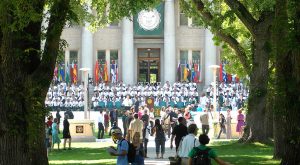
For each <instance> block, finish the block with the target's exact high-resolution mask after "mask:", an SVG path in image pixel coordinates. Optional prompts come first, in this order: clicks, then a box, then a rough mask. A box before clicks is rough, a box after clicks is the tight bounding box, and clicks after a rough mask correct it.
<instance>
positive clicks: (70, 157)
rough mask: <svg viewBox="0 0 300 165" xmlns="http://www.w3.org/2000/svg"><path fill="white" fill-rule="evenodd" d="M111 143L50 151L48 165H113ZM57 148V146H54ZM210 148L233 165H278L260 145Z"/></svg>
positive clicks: (230, 144) (218, 143)
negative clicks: (109, 147) (110, 153)
mask: <svg viewBox="0 0 300 165" xmlns="http://www.w3.org/2000/svg"><path fill="white" fill-rule="evenodd" d="M111 145H114V144H113V143H111V142H94V143H72V148H73V149H72V150H60V151H58V150H57V149H55V150H52V151H51V152H50V154H49V162H50V165H58V164H59V165H62V164H65V165H83V164H86V165H96V164H97V165H114V164H116V157H113V156H110V155H109V154H108V153H107V152H106V148H107V147H108V146H111ZM55 147H57V146H55ZM210 147H212V148H213V149H214V150H215V151H216V152H217V154H218V156H219V157H220V158H222V159H223V160H225V161H227V162H230V163H231V164H233V165H257V164H262V165H278V164H279V161H278V160H273V159H272V154H273V146H272V145H264V144H260V143H254V144H240V143H237V142H236V141H215V142H212V143H211V145H210Z"/></svg>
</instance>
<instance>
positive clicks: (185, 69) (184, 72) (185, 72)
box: [183, 64, 189, 81]
mask: <svg viewBox="0 0 300 165" xmlns="http://www.w3.org/2000/svg"><path fill="white" fill-rule="evenodd" d="M188 65H189V64H185V67H184V70H183V81H187V78H188V75H189V71H188Z"/></svg>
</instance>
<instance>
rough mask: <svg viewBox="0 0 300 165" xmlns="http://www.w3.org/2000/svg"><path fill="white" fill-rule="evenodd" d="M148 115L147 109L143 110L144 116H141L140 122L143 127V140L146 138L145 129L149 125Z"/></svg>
mask: <svg viewBox="0 0 300 165" xmlns="http://www.w3.org/2000/svg"><path fill="white" fill-rule="evenodd" d="M149 118H150V117H149V115H148V109H147V108H146V109H145V110H144V114H143V116H142V118H141V120H142V121H143V123H144V127H143V139H145V136H146V129H147V126H148V124H149Z"/></svg>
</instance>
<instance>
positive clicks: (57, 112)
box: [55, 109, 61, 134]
mask: <svg viewBox="0 0 300 165" xmlns="http://www.w3.org/2000/svg"><path fill="white" fill-rule="evenodd" d="M59 112H60V110H59V109H57V111H56V114H55V116H56V118H57V126H58V133H59V134H60V129H59V126H60V118H61V116H60V113H59Z"/></svg>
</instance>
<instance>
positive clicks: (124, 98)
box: [45, 82, 249, 111]
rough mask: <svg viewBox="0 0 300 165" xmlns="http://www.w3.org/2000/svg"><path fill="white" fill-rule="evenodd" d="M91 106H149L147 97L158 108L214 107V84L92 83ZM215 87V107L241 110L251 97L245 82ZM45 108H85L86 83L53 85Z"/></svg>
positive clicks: (121, 107) (208, 108)
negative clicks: (204, 85) (202, 88)
mask: <svg viewBox="0 0 300 165" xmlns="http://www.w3.org/2000/svg"><path fill="white" fill-rule="evenodd" d="M92 88H93V96H92V97H91V100H90V102H91V108H92V109H99V108H108V109H109V110H111V109H114V108H116V109H124V107H125V108H127V110H128V109H129V107H131V106H133V105H135V106H136V107H138V106H145V105H147V98H151V99H153V106H154V107H155V108H161V107H167V106H171V107H173V108H174V107H177V108H184V107H186V106H187V105H193V106H194V107H195V110H196V109H197V108H198V109H197V110H199V111H203V110H204V109H206V110H213V108H214V107H212V103H213V95H214V89H213V85H209V87H208V88H207V89H206V92H202V94H200V95H199V93H201V91H199V90H198V89H197V84H196V83H181V82H176V83H173V84H170V83H169V82H166V83H165V84H142V83H141V84H137V85H128V84H124V83H122V82H119V83H116V84H110V85H108V84H105V83H99V84H98V85H95V86H92ZM217 88H218V90H216V91H217V92H216V98H217V103H218V106H217V107H216V108H217V109H216V110H227V109H231V110H234V111H235V110H238V109H240V108H242V107H243V106H244V102H245V101H246V100H247V98H248V93H249V91H248V89H247V87H246V86H245V85H243V84H242V83H235V82H232V83H228V84H225V83H219V85H218V87H217ZM45 105H46V107H50V108H52V109H53V110H56V109H62V110H65V109H72V110H83V107H84V90H83V85H82V84H81V85H74V84H71V85H67V84H66V83H64V82H60V83H58V84H56V85H55V84H52V85H51V87H50V88H49V91H48V93H47V96H46V100H45Z"/></svg>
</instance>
